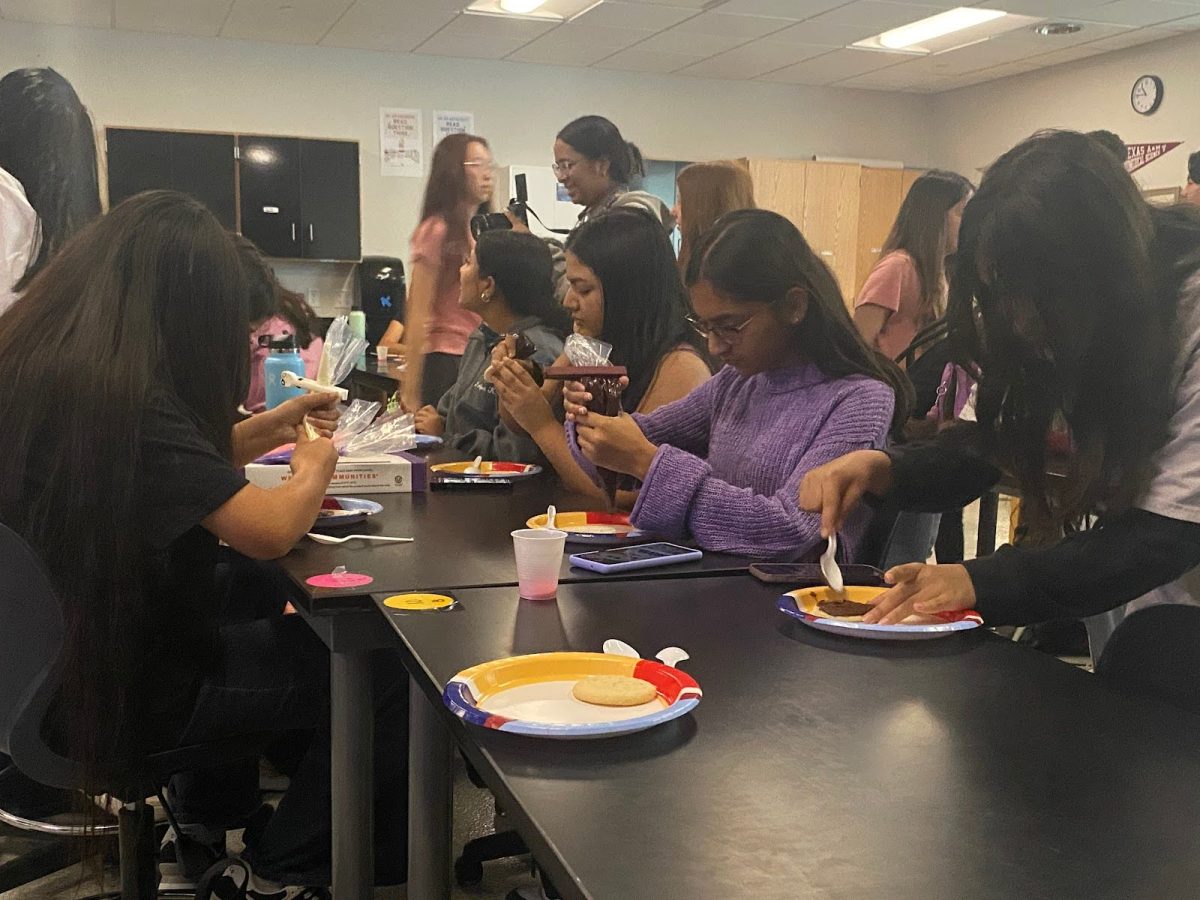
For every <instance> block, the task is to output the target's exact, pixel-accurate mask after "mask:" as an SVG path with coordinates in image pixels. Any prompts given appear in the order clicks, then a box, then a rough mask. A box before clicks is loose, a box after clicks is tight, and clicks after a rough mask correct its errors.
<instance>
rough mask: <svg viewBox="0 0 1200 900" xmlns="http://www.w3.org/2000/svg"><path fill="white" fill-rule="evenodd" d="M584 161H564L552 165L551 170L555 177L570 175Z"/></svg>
mask: <svg viewBox="0 0 1200 900" xmlns="http://www.w3.org/2000/svg"><path fill="white" fill-rule="evenodd" d="M581 161H582V160H578V159H564V160H563V161H562V162H556V163H552V164H551V166H550V168H551V170H552V171H553V172H554V174H555V175H570V174H571V170H572V169H573V168H575V167H576V166H577V165H579V163H580V162H581Z"/></svg>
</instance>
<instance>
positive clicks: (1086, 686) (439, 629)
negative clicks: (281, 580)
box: [386, 575, 1200, 900]
mask: <svg viewBox="0 0 1200 900" xmlns="http://www.w3.org/2000/svg"><path fill="white" fill-rule="evenodd" d="M777 594H778V591H777V589H775V588H773V587H771V586H764V585H760V584H759V583H758V582H756V581H754V580H753V579H752V578H750V577H749V576H746V575H743V576H730V577H715V578H684V579H671V580H660V581H656V582H653V583H646V582H638V581H625V582H610V583H595V582H593V583H577V584H570V585H565V586H564V587H563V588H562V589H561V590H560V592H559V597H558V600H557V601H555V602H550V603H545V602H543V603H535V602H530V601H523V600H520V599H519V598H518V597H517V595H516V592H515V591H514V590H512V589H511V588H503V587H502V588H486V589H466V590H460V591H456V592H455V595H456V597H457V599H458V600H459V603H460V608H459V609H457V610H454V611H450V612H431V613H407V614H401V613H396V612H394V611H390V610H389V611H386V614H387V616H388V620H389V622H390V623H391V625H392V626H393V627H394V629H395V631H396V632H397V633H398V635H399V637H400V640H401V645H400V653H401V655H402V657H403V659H404V663H405V666H406V667H407V668H408V670H409V672H410V675H411V677H412V679H413V684H414V688H415V689H416V691H415V693H418V694H423V699H424V707H425V718H424V720H418V719H414V724H415V725H416V726H419V727H420V728H421V729H422V730H423V733H414V734H413V735H412V740H413V746H414V748H417V747H420V748H421V751H422V752H423V753H426V754H429V755H428V756H427V758H426V759H424V760H418V759H416V758H415V755H414V760H413V762H414V764H418V765H422V766H424V772H423V773H422V775H423V777H425V778H426V779H427V781H426V784H425V785H424V786H422V787H421V789H420V793H419V796H418V799H419V800H420V801H421V802H423V803H425V804H426V805H425V807H422V806H421V805H420V804H419V803H416V802H414V805H413V806H412V811H413V816H412V818H411V819H410V828H411V829H412V835H413V837H414V838H415V839H416V848H417V849H418V850H419V851H420V852H422V853H427V854H428V853H435V854H437V858H436V859H432V860H426V863H427V864H429V863H432V868H433V872H434V874H435V876H437V875H439V874H440V876H441V880H440V881H435V882H433V883H432V884H431V883H429V882H420V883H418V882H416V881H410V891H412V890H416V891H417V893H416V895H415V896H419V897H420V898H421V900H439V898H441V897H445V896H447V893H446V891H448V877H449V876H448V871H449V865H450V859H449V821H448V819H447V817H446V812H445V811H446V809H447V808H448V806H447V804H448V802H449V791H450V787H449V778H450V766H449V761H450V753H451V750H450V740H451V737H453V739H454V741H455V742H456V743H457V744H458V745H459V746H460V747H461V748H462V750H463V751H464V752H465V754H466V755H467V757H468V759H469V760H470V762H471V764H472V765H473V766H474V767H475V769H476V770H477V771H478V772H479V773H480V775H481V776H482V777H483V779H484V780H485V781H486V783H487V784H488V787H489V788H490V789H491V790H492V791H493V792H494V793H495V795H496V797H497V802H498V803H499V804H501V805H502V806H503V807H504V809H505V811H506V813H507V817H508V820H509V821H510V822H511V823H513V824H514V825H515V827H516V828H517V829H518V831H519V832H520V834H521V836H522V837H523V839H524V840H525V842H526V843H527V844H528V846H529V847H530V848H531V850H532V851H533V853H534V855H535V857H536V858H537V859H538V861H539V862H540V864H541V865H542V866H543V867H544V868H545V869H546V871H547V872H548V873H549V875H550V877H551V878H552V879H553V881H554V883H555V885H556V886H557V887H558V889H559V891H560V892H562V893H563V895H564V896H565V897H567V898H573V900H584V898H587V900H610V898H611V900H618V898H619V900H638V898H665V897H672V898H674V897H696V898H701V897H705V898H707V897H713V898H716V897H722V898H724V897H730V898H732V897H754V898H789V900H790V898H795V897H836V898H843V900H856V898H864V900H866V898H879V897H888V898H900V900H903V898H914V900H916V898H922V900H924V898H930V897H972V898H984V897H996V898H1000V897H1022V898H1065V897H1078V898H1084V897H1087V898H1099V897H1112V898H1118V897H1119V898H1122V900H1128V898H1135V900H1136V898H1143V897H1144V898H1155V900H1159V898H1169V897H1191V896H1195V890H1196V885H1197V884H1200V855H1198V854H1196V852H1195V838H1194V834H1195V823H1196V822H1197V821H1200V754H1197V753H1196V751H1195V748H1196V747H1197V746H1200V718H1197V717H1193V716H1190V715H1188V714H1186V713H1182V712H1180V711H1178V710H1174V709H1171V708H1168V707H1166V706H1162V705H1159V704H1157V703H1153V702H1147V701H1138V702H1133V701H1130V700H1128V699H1125V698H1123V697H1121V696H1119V695H1117V694H1115V693H1113V692H1111V691H1110V690H1109V689H1107V688H1106V687H1105V685H1104V684H1103V683H1102V682H1101V681H1100V680H1099V679H1098V678H1096V677H1095V676H1092V675H1088V674H1087V673H1084V672H1082V671H1079V670H1077V669H1074V668H1072V667H1070V666H1068V665H1065V664H1063V663H1061V662H1059V661H1058V660H1056V659H1054V658H1052V657H1048V656H1045V655H1043V654H1040V653H1037V652H1036V651H1033V650H1030V649H1027V648H1025V647H1022V646H1019V645H1016V644H1013V643H1011V642H1008V641H1004V640H1002V639H1000V638H998V637H996V636H994V635H991V634H989V633H986V632H985V631H983V630H980V631H979V632H974V633H970V634H964V635H958V636H955V637H951V638H946V639H941V640H936V641H928V642H913V643H903V644H901V643H883V642H867V641H859V640H853V639H849V638H844V637H835V636H830V635H826V634H823V633H818V632H816V631H813V630H811V629H809V628H808V627H807V626H805V625H803V624H800V623H799V622H795V621H794V620H791V619H788V618H786V617H784V616H783V615H782V614H780V613H779V612H777V611H776V608H775V601H776V597H777ZM609 637H619V638H621V639H623V640H626V641H628V642H629V643H630V644H632V645H633V646H634V647H635V648H638V649H639V650H640V651H641V652H642V653H643V655H646V656H652V655H653V654H655V653H656V652H657V651H658V650H659V649H661V648H662V647H664V646H667V645H671V644H675V645H678V646H680V647H683V648H684V649H685V650H687V651H688V652H689V653H690V654H691V659H690V660H688V661H686V662H684V663H683V664H682V668H684V669H685V670H686V671H688V672H689V673H691V674H692V675H693V676H694V677H695V678H696V679H697V680H698V682H699V683H700V686H701V688H702V689H703V691H704V698H703V700H702V701H701V703H700V705H699V706H698V707H697V708H696V710H695V711H694V712H693V713H692V714H691V715H689V716H686V717H684V718H682V719H677V720H675V721H673V722H669V723H667V724H665V725H662V726H660V727H658V728H656V729H653V730H651V731H647V732H644V733H641V734H637V735H631V736H626V737H621V738H611V739H607V740H597V741H574V742H561V741H548V740H542V741H539V740H535V739H530V738H522V737H519V736H514V735H510V734H504V733H500V732H495V731H488V730H485V729H481V728H477V727H475V726H471V725H466V724H465V723H463V722H461V721H460V720H458V719H457V718H455V717H454V716H452V715H451V714H450V713H449V712H448V710H446V708H445V706H444V705H443V703H442V701H441V692H442V688H443V685H444V684H445V682H446V681H447V680H448V679H449V678H451V677H452V676H453V675H454V674H455V673H456V672H458V671H460V670H462V669H463V668H466V667H468V666H471V665H475V664H477V663H480V662H484V661H487V660H491V659H496V658H500V657H505V656H510V655H513V654H518V653H529V652H539V651H551V650H567V649H571V650H599V649H600V647H601V644H602V642H603V641H604V640H605V639H606V638H609ZM413 699H414V702H415V701H416V700H417V697H415V696H414V698H413ZM439 779H440V781H439ZM412 858H413V857H412V856H410V859H412ZM416 874H417V873H413V875H416ZM427 875H428V873H422V877H426V876H427Z"/></svg>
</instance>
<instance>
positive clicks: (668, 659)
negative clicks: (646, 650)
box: [654, 647, 691, 669]
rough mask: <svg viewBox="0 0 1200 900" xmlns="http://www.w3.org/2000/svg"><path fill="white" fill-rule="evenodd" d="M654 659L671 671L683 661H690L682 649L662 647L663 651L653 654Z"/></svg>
mask: <svg viewBox="0 0 1200 900" xmlns="http://www.w3.org/2000/svg"><path fill="white" fill-rule="evenodd" d="M654 658H655V659H657V660H658V661H659V662H661V663H662V664H663V665H664V666H670V667H671V668H672V669H677V668H678V667H679V664H680V663H681V662H683V661H684V660H685V659H691V657H690V656H689V655H688V652H687V651H686V650H684V649H683V648H682V647H663V649H661V650H659V651H658V653H657V654H655V657H654Z"/></svg>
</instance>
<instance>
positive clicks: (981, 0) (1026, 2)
mask: <svg viewBox="0 0 1200 900" xmlns="http://www.w3.org/2000/svg"><path fill="white" fill-rule="evenodd" d="M1107 2H1108V0H978V2H976V3H972V4H971V5H972V6H978V7H981V8H982V9H1002V10H1004V11H1005V12H1010V13H1016V14H1017V15H1021V16H1043V17H1046V18H1074V17H1080V18H1082V17H1083V16H1084V15H1086V14H1087V13H1091V12H1095V11H1096V10H1097V9H1099V8H1100V7H1102V6H1104V4H1105V3H1107Z"/></svg>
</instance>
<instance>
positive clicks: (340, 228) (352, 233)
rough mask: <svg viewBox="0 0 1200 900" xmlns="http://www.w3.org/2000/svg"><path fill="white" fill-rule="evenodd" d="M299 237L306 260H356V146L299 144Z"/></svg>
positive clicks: (358, 236) (358, 243)
mask: <svg viewBox="0 0 1200 900" xmlns="http://www.w3.org/2000/svg"><path fill="white" fill-rule="evenodd" d="M300 223H301V228H300V238H301V245H302V247H303V256H304V258H305V259H358V258H359V255H360V254H361V252H362V235H361V233H360V229H361V226H360V223H359V185H358V144H356V143H353V142H351V141H314V140H301V141H300Z"/></svg>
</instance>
